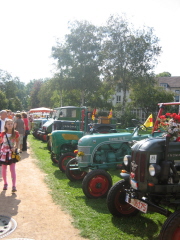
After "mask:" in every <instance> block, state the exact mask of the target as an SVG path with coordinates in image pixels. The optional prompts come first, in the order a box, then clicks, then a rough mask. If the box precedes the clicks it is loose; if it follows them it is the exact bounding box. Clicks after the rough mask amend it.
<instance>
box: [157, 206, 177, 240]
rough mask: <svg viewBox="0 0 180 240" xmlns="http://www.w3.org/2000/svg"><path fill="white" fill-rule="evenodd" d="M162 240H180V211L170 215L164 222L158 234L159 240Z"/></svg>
mask: <svg viewBox="0 0 180 240" xmlns="http://www.w3.org/2000/svg"><path fill="white" fill-rule="evenodd" d="M164 239H170V240H179V239H180V210H178V211H176V212H174V213H172V214H171V215H170V216H169V217H168V218H167V219H166V221H165V222H164V224H163V226H162V229H161V232H160V236H159V240H164Z"/></svg>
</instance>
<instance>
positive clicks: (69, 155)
mask: <svg viewBox="0 0 180 240" xmlns="http://www.w3.org/2000/svg"><path fill="white" fill-rule="evenodd" d="M75 156H76V154H75V153H72V152H69V153H65V154H64V155H62V156H60V158H59V161H58V167H59V169H60V170H61V171H62V172H65V171H66V165H67V163H68V162H69V160H71V159H72V158H75Z"/></svg>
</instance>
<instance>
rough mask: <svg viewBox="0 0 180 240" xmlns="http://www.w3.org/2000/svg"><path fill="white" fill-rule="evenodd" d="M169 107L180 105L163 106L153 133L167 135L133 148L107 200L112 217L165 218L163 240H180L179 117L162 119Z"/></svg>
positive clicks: (175, 103)
mask: <svg viewBox="0 0 180 240" xmlns="http://www.w3.org/2000/svg"><path fill="white" fill-rule="evenodd" d="M170 105H180V103H179V102H172V103H160V104H159V107H160V109H159V113H158V116H157V119H156V122H155V124H154V129H153V130H154V131H157V130H158V128H159V127H162V126H164V127H165V128H166V131H167V132H166V133H165V134H163V136H162V137H156V138H154V137H152V138H148V139H145V140H142V141H139V142H137V143H136V144H134V145H133V146H132V151H131V155H126V156H124V169H123V171H122V172H121V177H122V178H123V180H120V181H119V182H117V183H116V184H115V185H114V186H112V187H111V188H110V190H109V193H108V196H107V206H108V209H109V211H110V213H111V214H112V215H113V216H116V217H123V216H125V217H131V216H135V215H137V214H138V213H139V212H143V213H147V212H157V213H160V214H162V215H164V216H166V217H167V220H166V221H165V223H164V225H163V226H162V229H161V232H160V236H159V239H160V240H165V239H168V240H178V239H180V137H179V136H180V129H179V126H180V116H179V115H176V114H174V113H173V114H169V113H166V114H165V115H163V111H164V109H165V107H166V106H170ZM168 115H170V116H172V118H171V120H169V122H168V121H166V120H165V117H164V116H168ZM161 121H162V122H161ZM167 126H168V127H167Z"/></svg>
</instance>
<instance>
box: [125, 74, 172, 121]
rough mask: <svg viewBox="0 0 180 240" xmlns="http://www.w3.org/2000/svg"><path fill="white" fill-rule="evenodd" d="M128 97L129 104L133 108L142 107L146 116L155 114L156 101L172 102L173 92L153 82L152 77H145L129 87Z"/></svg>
mask: <svg viewBox="0 0 180 240" xmlns="http://www.w3.org/2000/svg"><path fill="white" fill-rule="evenodd" d="M142 89H143V90H142ZM141 90H142V91H141ZM130 99H131V101H132V102H131V105H132V106H133V107H134V108H140V109H142V111H144V112H145V114H146V117H148V116H149V115H150V114H151V113H153V115H155V112H156V111H157V104H158V103H161V102H172V101H173V100H174V93H172V92H170V91H167V90H165V89H164V88H163V87H159V86H158V85H157V84H154V80H153V78H152V79H150V78H149V77H147V78H145V79H144V80H143V79H142V80H141V81H139V83H137V84H136V85H134V86H133V88H131V91H130Z"/></svg>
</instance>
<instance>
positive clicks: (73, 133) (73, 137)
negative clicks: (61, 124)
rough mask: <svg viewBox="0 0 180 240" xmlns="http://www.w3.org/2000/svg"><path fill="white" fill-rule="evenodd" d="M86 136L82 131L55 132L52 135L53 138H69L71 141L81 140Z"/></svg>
mask: <svg viewBox="0 0 180 240" xmlns="http://www.w3.org/2000/svg"><path fill="white" fill-rule="evenodd" d="M83 135H84V132H82V131H71V130H55V131H53V132H52V133H51V136H52V138H58V136H63V138H68V139H71V140H79V138H81V137H82V136H83Z"/></svg>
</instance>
